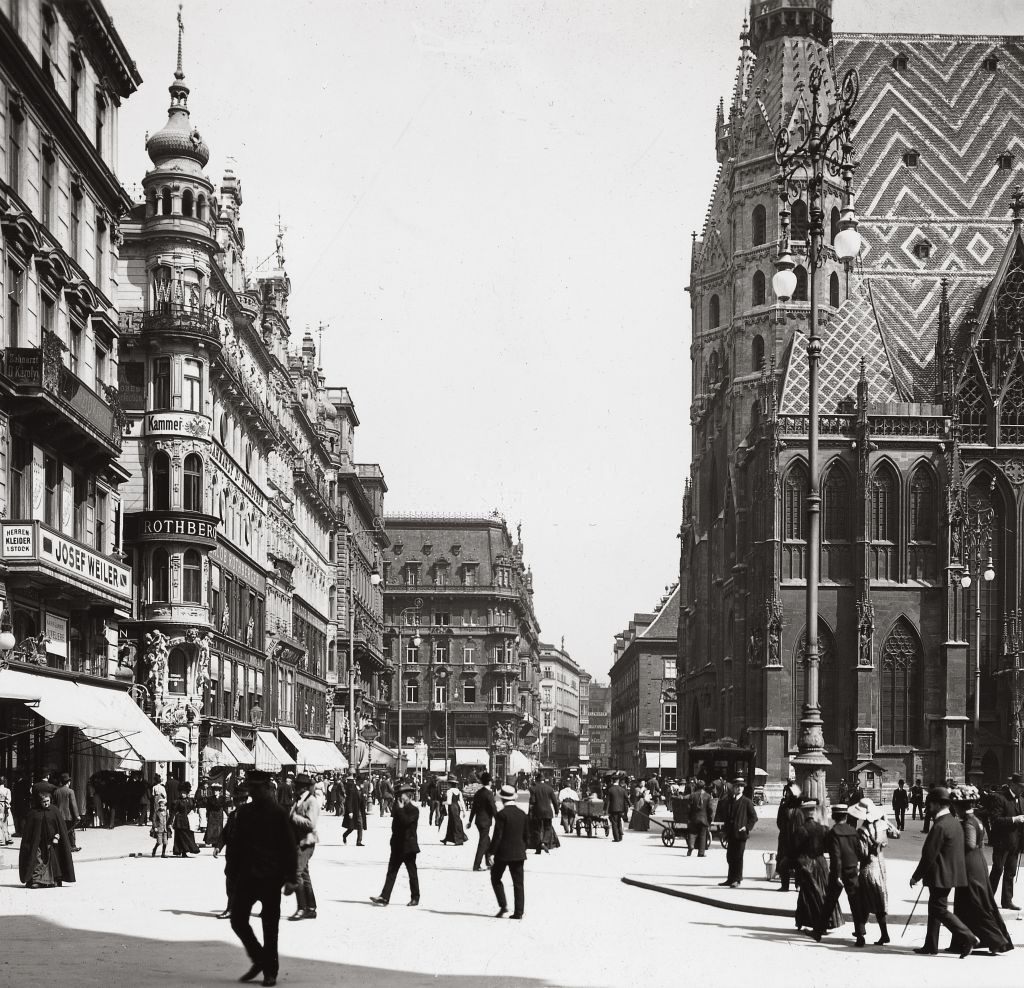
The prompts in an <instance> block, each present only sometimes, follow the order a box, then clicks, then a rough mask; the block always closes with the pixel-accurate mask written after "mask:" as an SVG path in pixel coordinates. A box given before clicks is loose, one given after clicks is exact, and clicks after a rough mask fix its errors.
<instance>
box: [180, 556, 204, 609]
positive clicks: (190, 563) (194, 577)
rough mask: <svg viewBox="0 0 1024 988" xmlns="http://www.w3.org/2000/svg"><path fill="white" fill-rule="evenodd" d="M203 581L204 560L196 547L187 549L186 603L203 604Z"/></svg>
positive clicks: (185, 568)
mask: <svg viewBox="0 0 1024 988" xmlns="http://www.w3.org/2000/svg"><path fill="white" fill-rule="evenodd" d="M202 583H203V561H202V558H201V557H200V555H199V553H198V551H197V550H195V549H187V550H186V551H185V567H184V598H183V599H184V601H185V603H186V604H201V603H202V601H203V596H202Z"/></svg>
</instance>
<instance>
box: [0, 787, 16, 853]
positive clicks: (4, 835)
mask: <svg viewBox="0 0 1024 988" xmlns="http://www.w3.org/2000/svg"><path fill="white" fill-rule="evenodd" d="M13 830H14V817H13V814H12V813H11V790H10V789H8V788H7V779H6V778H4V776H2V775H0V844H2V845H4V846H7V845H10V844H13V843H14V838H13V837H12V836H11V833H12V831H13Z"/></svg>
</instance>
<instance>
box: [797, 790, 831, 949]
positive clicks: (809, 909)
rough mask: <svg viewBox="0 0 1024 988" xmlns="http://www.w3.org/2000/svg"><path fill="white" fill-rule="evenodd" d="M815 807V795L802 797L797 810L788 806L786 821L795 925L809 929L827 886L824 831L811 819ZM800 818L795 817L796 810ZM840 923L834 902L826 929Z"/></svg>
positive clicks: (815, 921)
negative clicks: (793, 881)
mask: <svg viewBox="0 0 1024 988" xmlns="http://www.w3.org/2000/svg"><path fill="white" fill-rule="evenodd" d="M817 808H818V801H817V800H816V799H805V800H802V801H801V803H800V809H799V810H792V811H791V814H792V815H791V817H790V824H789V838H788V846H789V850H790V854H791V855H792V864H793V871H794V874H795V876H796V882H797V888H798V893H797V897H796V928H797V929H798V930H799V929H803V928H807V929H809V930H813V929H814V928H815V927H816V926H817V925H818V921H819V918H820V917H821V911H822V909H823V908H824V906H825V892H826V888H827V886H828V858H827V857H825V837H826V835H827V833H828V831H827V830H826V829H825V828H824V827H823V826H822V825H821V824H820V823H818V821H817V820H815V819H814V813H815V811H816V810H817ZM798 813H799V814H800V819H796V817H797V814H798ZM842 925H843V912H842V910H841V909H840V908H839V904H838V903H837V904H836V905H835V907H834V908H833V909H832V912H831V914H830V915H829V916H828V917H826V919H825V923H824V927H825V929H826V930H835V929H837V928H838V927H840V926H842Z"/></svg>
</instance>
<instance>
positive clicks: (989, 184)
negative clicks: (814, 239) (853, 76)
mask: <svg viewBox="0 0 1024 988" xmlns="http://www.w3.org/2000/svg"><path fill="white" fill-rule="evenodd" d="M834 42H835V57H836V66H837V71H838V72H845V71H846V70H847V69H848V68H851V67H856V68H857V70H858V72H859V73H860V82H861V95H860V100H859V103H858V106H857V111H856V113H857V116H858V117H859V118H860V122H859V124H858V126H857V129H856V132H855V135H854V139H855V142H856V145H857V155H858V157H859V159H860V161H861V166H860V168H859V170H858V172H857V176H856V179H855V192H856V198H857V209H858V213H859V214H860V219H861V226H860V232H861V234H862V235H863V237H864V240H865V245H866V246H865V252H864V255H863V258H862V261H863V272H864V274H865V276H866V277H868V278H869V279H870V281H871V287H872V294H873V297H874V301H875V307H876V310H877V313H878V317H879V322H880V325H881V329H882V333H883V335H884V338H885V342H886V345H887V347H888V349H889V352H890V355H891V357H892V361H893V365H894V367H895V369H896V371H897V376H898V378H899V380H900V382H901V383H902V384H904V385H905V386H906V387H907V389H908V390H909V392H910V396H911V397H912V398H914V399H926V398H930V397H931V391H932V387H933V385H934V379H935V367H934V361H935V340H936V333H937V327H938V309H939V298H940V281H941V279H942V278H943V277H945V278H948V279H949V294H950V322H951V325H952V328H953V331H954V333H956V332H957V330H958V327H960V325H961V323H962V322H963V319H964V316H965V315H966V314H967V312H968V311H969V309H970V307H971V306H972V305H973V304H974V302H975V300H976V299H977V297H978V295H979V293H980V292H981V290H982V289H983V288H984V287H985V286H986V285H987V284H988V283H989V281H990V280H991V278H992V276H993V274H994V273H995V268H996V265H997V264H998V262H999V259H1000V257H1001V256H1002V254H1003V250H1004V246H1005V244H1006V242H1007V240H1008V238H1009V235H1010V222H1009V213H1010V191H1011V190H1012V188H1013V186H1014V185H1016V184H1018V183H1019V182H1020V181H1021V164H1022V163H1024V38H1018V37H1000V36H978V35H975V36H970V35H960V36H951V35H911V34H907V35H901V34H837V35H836V36H835V39H834ZM898 55H902V56H904V57H905V58H906V67H905V68H901V69H897V68H894V67H893V59H894V58H895V57H896V56H898ZM993 56H994V57H995V59H996V67H995V70H994V71H993V70H992V69H991V68H986V67H985V65H984V63H985V60H986V59H987V58H989V57H993ZM907 151H917V152H918V153H919V159H918V164H917V166H916V167H908V166H907V165H905V164H904V161H903V156H904V154H905V153H906V152H907ZM1004 152H1009V153H1010V154H1013V155H1015V158H1014V162H1013V167H1012V168H1010V169H1008V170H1000V169H999V168H998V165H997V160H996V159H997V156H998V155H1000V154H1002V153H1004ZM922 241H927V242H928V243H930V244H931V245H932V246H931V254H930V256H929V257H928V258H919V257H917V256H916V255H915V254H914V247H915V245H916V244H918V243H920V242H922Z"/></svg>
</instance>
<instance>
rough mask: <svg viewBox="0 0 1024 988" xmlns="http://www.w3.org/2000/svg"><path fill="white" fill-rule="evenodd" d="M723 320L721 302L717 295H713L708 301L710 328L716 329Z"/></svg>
mask: <svg viewBox="0 0 1024 988" xmlns="http://www.w3.org/2000/svg"><path fill="white" fill-rule="evenodd" d="M720 321H721V303H720V302H719V300H718V296H717V295H712V296H711V299H710V301H709V302H708V328H709V329H715V328H717V326H718V323H719V322H720Z"/></svg>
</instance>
